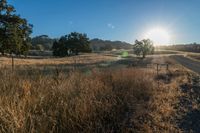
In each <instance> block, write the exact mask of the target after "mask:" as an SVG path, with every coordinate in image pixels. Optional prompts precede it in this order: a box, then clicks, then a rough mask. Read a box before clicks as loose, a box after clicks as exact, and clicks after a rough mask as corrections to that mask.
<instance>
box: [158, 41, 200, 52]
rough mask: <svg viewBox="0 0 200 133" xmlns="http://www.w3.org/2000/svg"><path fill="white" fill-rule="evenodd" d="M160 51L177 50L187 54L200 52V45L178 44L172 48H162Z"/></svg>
mask: <svg viewBox="0 0 200 133" xmlns="http://www.w3.org/2000/svg"><path fill="white" fill-rule="evenodd" d="M159 49H165V50H177V51H185V52H200V44H197V43H191V44H179V45H178V44H177V45H171V46H160V47H159Z"/></svg>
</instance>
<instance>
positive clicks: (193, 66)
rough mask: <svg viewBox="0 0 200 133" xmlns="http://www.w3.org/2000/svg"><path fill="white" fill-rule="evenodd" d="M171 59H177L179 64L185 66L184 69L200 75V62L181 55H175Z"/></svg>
mask: <svg viewBox="0 0 200 133" xmlns="http://www.w3.org/2000/svg"><path fill="white" fill-rule="evenodd" d="M171 57H172V58H173V59H175V60H176V61H177V62H179V63H180V64H181V65H183V66H184V67H186V68H188V69H190V70H192V71H194V72H197V73H199V74H200V62H197V61H194V60H191V59H189V58H187V57H184V56H181V55H174V56H171Z"/></svg>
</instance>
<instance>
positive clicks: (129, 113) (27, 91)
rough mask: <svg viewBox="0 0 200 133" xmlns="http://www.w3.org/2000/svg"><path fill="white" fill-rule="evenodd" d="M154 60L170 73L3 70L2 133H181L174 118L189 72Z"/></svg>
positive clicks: (0, 72)
mask: <svg viewBox="0 0 200 133" xmlns="http://www.w3.org/2000/svg"><path fill="white" fill-rule="evenodd" d="M154 61H160V62H162V63H163V62H168V63H170V64H171V65H170V71H166V70H164V69H162V70H161V71H160V72H159V75H156V72H155V70H154V69H150V68H145V69H139V68H123V69H118V70H113V69H108V68H107V69H91V71H90V72H89V73H82V72H80V71H70V72H64V71H59V70H55V72H53V73H52V72H50V74H44V73H43V72H42V71H41V70H35V69H33V70H32V69H31V68H29V70H24V71H23V72H21V69H19V70H18V69H16V70H15V72H13V73H12V72H11V71H10V70H9V69H7V68H2V69H1V70H0V132H22V133H23V132H24V133H27V132H181V130H180V129H179V127H178V126H177V125H176V123H175V120H174V117H175V116H176V113H177V112H176V111H177V109H176V108H175V107H176V105H177V104H178V102H179V101H178V100H179V97H180V96H181V95H182V93H181V92H180V90H179V85H180V84H182V83H184V82H187V75H186V72H185V70H184V69H182V68H181V69H180V66H179V65H172V64H173V63H174V62H173V61H172V60H169V59H163V58H162V59H158V58H157V59H156V60H154ZM22 68H23V66H22ZM29 71H32V73H31V74H30V72H29ZM165 76H167V78H160V77H165ZM169 78H170V80H169V81H168V82H166V81H165V79H167V80H168V79H169Z"/></svg>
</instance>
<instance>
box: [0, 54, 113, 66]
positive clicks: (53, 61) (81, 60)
mask: <svg viewBox="0 0 200 133" xmlns="http://www.w3.org/2000/svg"><path fill="white" fill-rule="evenodd" d="M113 60H116V57H112V56H108V55H106V54H104V53H101V54H95V53H93V54H82V55H80V56H71V57H65V58H46V59H45V58H44V59H31V58H27V59H21V58H15V65H30V66H31V65H62V64H73V63H78V64H85V65H86V64H92V63H98V62H102V61H113ZM0 64H1V65H11V58H8V57H1V58H0Z"/></svg>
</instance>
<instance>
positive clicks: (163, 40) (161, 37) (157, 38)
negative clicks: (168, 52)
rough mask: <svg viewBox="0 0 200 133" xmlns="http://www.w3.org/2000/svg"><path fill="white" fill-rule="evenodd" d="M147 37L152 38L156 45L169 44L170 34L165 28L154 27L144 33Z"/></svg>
mask: <svg viewBox="0 0 200 133" xmlns="http://www.w3.org/2000/svg"><path fill="white" fill-rule="evenodd" d="M144 38H145V39H150V40H152V41H153V43H154V44H155V45H169V43H170V35H169V32H168V31H167V30H165V29H164V28H160V27H156V28H152V29H151V30H149V31H148V32H146V34H145V35H144Z"/></svg>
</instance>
